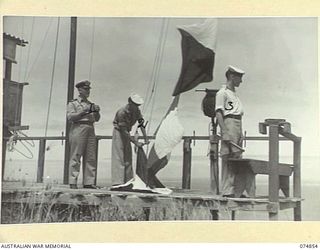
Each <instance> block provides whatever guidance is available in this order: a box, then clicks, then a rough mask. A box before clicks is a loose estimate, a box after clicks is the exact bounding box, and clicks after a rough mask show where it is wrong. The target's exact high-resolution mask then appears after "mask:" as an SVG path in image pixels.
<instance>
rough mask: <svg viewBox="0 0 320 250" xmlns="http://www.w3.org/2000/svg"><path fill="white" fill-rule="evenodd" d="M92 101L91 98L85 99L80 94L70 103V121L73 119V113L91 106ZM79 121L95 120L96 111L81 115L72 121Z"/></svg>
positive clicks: (68, 117)
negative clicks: (78, 118)
mask: <svg viewBox="0 0 320 250" xmlns="http://www.w3.org/2000/svg"><path fill="white" fill-rule="evenodd" d="M91 104H92V102H90V101H89V100H84V99H82V98H81V97H80V96H79V97H78V98H76V99H74V100H72V101H70V102H69V103H68V106H67V119H68V121H72V120H71V114H75V113H81V112H82V111H83V110H84V109H85V108H86V107H88V108H90V106H91ZM79 121H86V122H92V123H94V122H95V117H94V113H89V114H86V115H84V116H82V117H81V119H80V120H77V121H72V122H79Z"/></svg>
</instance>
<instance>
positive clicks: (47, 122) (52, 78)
mask: <svg viewBox="0 0 320 250" xmlns="http://www.w3.org/2000/svg"><path fill="white" fill-rule="evenodd" d="M59 26H60V17H58V23H57V35H56V43H55V48H54V58H53V64H52V74H51V84H50V92H49V93H50V94H49V103H48V111H47V121H46V128H45V136H47V132H48V124H49V117H50V108H51V99H52V88H53V81H54V73H55V66H56V58H57V47H58V38H59Z"/></svg>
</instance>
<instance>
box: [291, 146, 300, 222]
mask: <svg viewBox="0 0 320 250" xmlns="http://www.w3.org/2000/svg"><path fill="white" fill-rule="evenodd" d="M293 165H294V170H293V196H294V197H297V198H301V140H300V141H297V142H294V144H293ZM293 215H294V220H295V221H301V219H302V218H301V201H298V202H297V206H296V207H295V208H294V211H293Z"/></svg>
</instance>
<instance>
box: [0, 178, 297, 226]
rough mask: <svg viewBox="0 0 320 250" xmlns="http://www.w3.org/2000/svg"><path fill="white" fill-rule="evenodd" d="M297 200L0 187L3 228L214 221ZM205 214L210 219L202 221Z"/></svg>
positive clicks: (177, 192)
mask: <svg viewBox="0 0 320 250" xmlns="http://www.w3.org/2000/svg"><path fill="white" fill-rule="evenodd" d="M301 200H302V199H297V198H290V197H287V198H285V197H281V198H280V199H279V202H277V203H274V202H270V201H269V199H268V197H256V198H225V197H222V196H219V195H215V194H212V193H210V192H207V193H204V192H201V191H196V190H186V189H183V190H182V189H179V190H178V189H176V190H173V193H171V194H170V195H162V194H150V193H138V192H118V191H109V190H108V189H106V188H105V189H98V190H94V189H76V190H73V189H69V187H68V186H66V185H53V186H52V185H44V184H37V185H35V184H33V185H32V186H28V185H26V186H22V185H21V183H15V182H4V183H3V186H2V212H1V221H2V223H41V222H71V221H119V220H190V219H192V220H197V219H214V220H218V219H219V213H220V212H221V211H224V212H229V214H230V218H229V219H235V213H234V212H235V211H265V212H267V213H278V211H279V210H283V209H287V208H295V207H296V205H297V203H299V202H301ZM205 214H207V215H208V214H209V215H210V216H209V217H208V216H207V217H206V216H204V215H205Z"/></svg>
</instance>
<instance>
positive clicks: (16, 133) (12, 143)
mask: <svg viewBox="0 0 320 250" xmlns="http://www.w3.org/2000/svg"><path fill="white" fill-rule="evenodd" d="M19 134H20V135H19ZM21 135H23V136H25V137H28V136H27V135H26V134H24V133H23V132H21V131H14V132H13V134H12V136H11V137H10V138H9V140H8V143H7V144H8V147H7V149H8V151H9V152H14V151H15V152H17V153H19V154H21V155H22V156H24V157H25V158H27V159H33V153H32V151H31V150H30V149H29V147H28V146H27V145H26V143H27V144H29V145H30V146H31V147H34V142H33V140H32V141H31V142H29V141H25V142H23V140H19V141H20V143H21V144H22V146H23V147H24V148H25V149H26V150H27V152H28V154H29V155H27V154H25V153H23V152H22V151H20V150H19V149H17V148H16V147H15V145H16V144H17V138H18V137H21Z"/></svg>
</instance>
